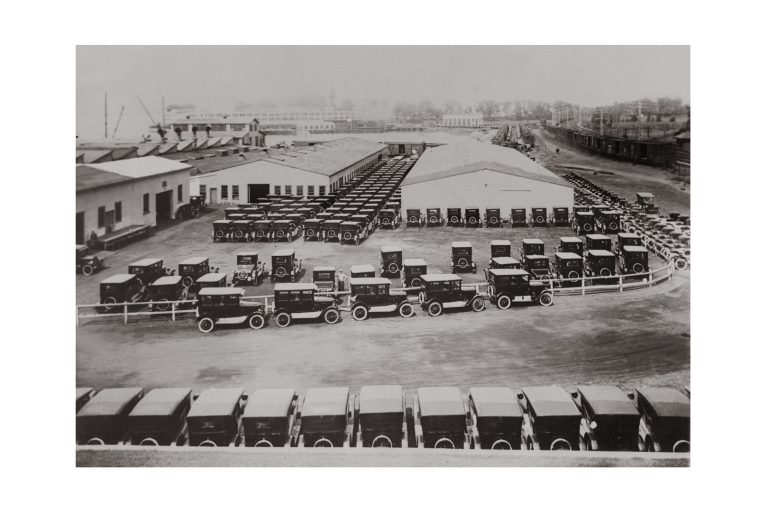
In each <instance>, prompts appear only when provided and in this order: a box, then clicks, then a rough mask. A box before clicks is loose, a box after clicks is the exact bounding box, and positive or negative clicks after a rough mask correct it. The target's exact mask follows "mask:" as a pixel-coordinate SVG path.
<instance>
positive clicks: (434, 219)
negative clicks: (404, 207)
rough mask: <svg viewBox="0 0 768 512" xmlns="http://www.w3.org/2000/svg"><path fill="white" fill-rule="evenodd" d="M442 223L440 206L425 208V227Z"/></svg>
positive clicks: (432, 226)
mask: <svg viewBox="0 0 768 512" xmlns="http://www.w3.org/2000/svg"><path fill="white" fill-rule="evenodd" d="M442 225H443V215H442V214H441V213H440V208H427V227H428V228H434V227H437V226H442Z"/></svg>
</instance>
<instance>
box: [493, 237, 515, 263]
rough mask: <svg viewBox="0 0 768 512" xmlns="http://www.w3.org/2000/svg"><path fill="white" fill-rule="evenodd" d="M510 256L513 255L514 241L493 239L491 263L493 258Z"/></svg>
mask: <svg viewBox="0 0 768 512" xmlns="http://www.w3.org/2000/svg"><path fill="white" fill-rule="evenodd" d="M509 256H512V242H510V241H509V240H491V257H490V258H489V259H488V262H489V264H490V261H491V260H492V259H493V258H501V257H509Z"/></svg>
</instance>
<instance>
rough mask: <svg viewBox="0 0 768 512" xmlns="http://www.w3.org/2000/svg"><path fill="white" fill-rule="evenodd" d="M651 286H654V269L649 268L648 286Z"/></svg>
mask: <svg viewBox="0 0 768 512" xmlns="http://www.w3.org/2000/svg"><path fill="white" fill-rule="evenodd" d="M651 286H653V269H652V268H649V269H648V288H650V287H651Z"/></svg>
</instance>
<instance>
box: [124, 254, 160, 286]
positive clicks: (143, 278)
mask: <svg viewBox="0 0 768 512" xmlns="http://www.w3.org/2000/svg"><path fill="white" fill-rule="evenodd" d="M128 273H129V274H133V275H135V276H136V277H137V278H138V279H139V282H140V283H141V285H142V286H145V285H148V284H149V283H151V282H153V281H154V280H155V279H157V278H158V277H161V276H164V275H166V271H165V267H164V266H163V260H161V259H160V258H144V259H142V260H139V261H134V262H133V263H131V264H130V265H128Z"/></svg>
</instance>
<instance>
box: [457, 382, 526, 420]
mask: <svg viewBox="0 0 768 512" xmlns="http://www.w3.org/2000/svg"><path fill="white" fill-rule="evenodd" d="M469 394H470V395H471V396H472V401H473V402H474V403H475V408H476V409H477V415H478V416H479V417H481V418H485V417H493V418H499V417H510V416H514V417H521V416H522V412H521V411H520V406H519V405H518V403H517V397H516V396H515V394H514V393H513V392H512V390H511V389H509V388H503V387H479V388H469Z"/></svg>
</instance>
